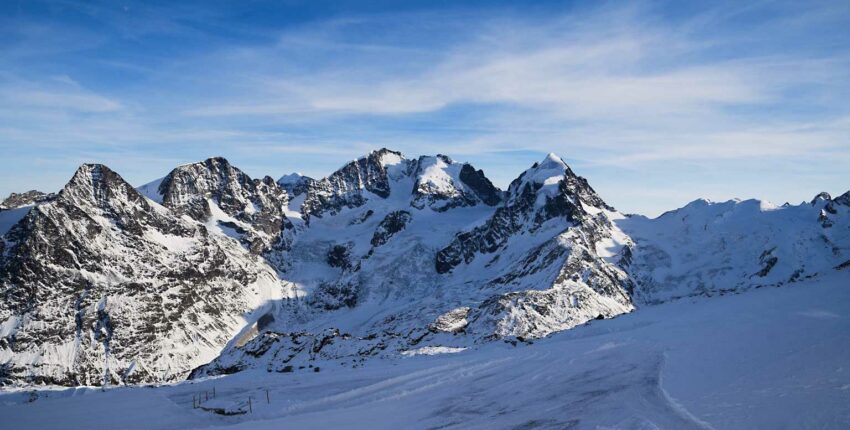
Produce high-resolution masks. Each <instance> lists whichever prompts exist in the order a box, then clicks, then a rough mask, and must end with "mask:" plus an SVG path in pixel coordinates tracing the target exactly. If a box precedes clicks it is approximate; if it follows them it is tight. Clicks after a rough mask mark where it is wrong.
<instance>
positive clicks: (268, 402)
mask: <svg viewBox="0 0 850 430" xmlns="http://www.w3.org/2000/svg"><path fill="white" fill-rule="evenodd" d="M271 402H272V401H271V400H269V389H268V388H266V403H267V404H271Z"/></svg>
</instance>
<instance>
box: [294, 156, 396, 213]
mask: <svg viewBox="0 0 850 430" xmlns="http://www.w3.org/2000/svg"><path fill="white" fill-rule="evenodd" d="M403 161H404V160H403V158H402V156H401V153H399V152H395V151H390V150H389V149H381V150H378V151H372V152H371V153H370V154H369V155H367V156H365V157H361V158H360V159H357V160H355V161H352V162H350V163H348V164H346V165H345V166H343V167H342V168H341V169H339V170H337V171H336V172H334V173H333V174H332V175H330V176H328V177H327V178H325V179H322V180H320V181H318V182H316V183H315V184H313V186H311V187H309V188H308V190H307V197H306V199H305V200H304V204H303V206H302V212H303V213H304V216H305V217H310V216H317V217H321V216H322V215H324V214H326V213H327V214H330V215H335V214H337V213H339V211H341V210H342V209H343V208H355V207H359V206H362V205H363V204H364V203H365V202H366V196H365V193H367V192H368V193H371V194H373V195H375V196H378V197H380V198H383V199H386V198H387V197H389V195H390V182H389V181H390V179H389V173H388V170H390V169H391V167H392V166H399V165H402V166H400V167H401V168H406V167H407V166H406V163H404V162H403Z"/></svg>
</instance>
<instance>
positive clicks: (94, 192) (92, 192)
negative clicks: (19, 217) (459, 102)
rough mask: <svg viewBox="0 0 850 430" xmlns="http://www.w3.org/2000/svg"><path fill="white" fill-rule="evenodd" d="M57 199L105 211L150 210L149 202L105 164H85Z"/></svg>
mask: <svg viewBox="0 0 850 430" xmlns="http://www.w3.org/2000/svg"><path fill="white" fill-rule="evenodd" d="M57 198H58V199H59V200H62V201H63V202H65V203H69V204H73V205H85V204H92V205H94V206H97V207H100V208H101V209H104V210H114V209H117V208H124V209H126V210H129V211H132V210H133V206H137V205H138V206H139V207H143V208H147V202H146V201H145V198H144V197H142V195H141V194H139V192H138V191H136V189H135V188H133V186H132V185H130V184H129V183H127V181H125V180H124V178H122V177H121V175H119V174H118V173H116V172H115V171H113V170H112V169H110V168H109V167H107V166H105V165H103V164H83V165H81V166H80V167H79V168H78V169H77V171H76V172H75V173H74V176H73V177H71V180H70V181H68V183H67V184H66V185H65V187H64V188H62V190H61V191H60V192H59V194H58V196H57Z"/></svg>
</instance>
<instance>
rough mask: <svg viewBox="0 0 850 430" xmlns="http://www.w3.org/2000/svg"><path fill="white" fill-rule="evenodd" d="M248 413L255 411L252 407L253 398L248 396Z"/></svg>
mask: <svg viewBox="0 0 850 430" xmlns="http://www.w3.org/2000/svg"><path fill="white" fill-rule="evenodd" d="M248 412H250V413H252V414H253V413H254V409H253V408H252V407H251V397H250V396H248Z"/></svg>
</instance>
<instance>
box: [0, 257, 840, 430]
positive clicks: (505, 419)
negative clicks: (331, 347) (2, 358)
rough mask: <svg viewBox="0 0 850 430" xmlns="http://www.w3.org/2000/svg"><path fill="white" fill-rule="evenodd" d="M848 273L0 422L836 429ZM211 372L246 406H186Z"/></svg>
mask: <svg viewBox="0 0 850 430" xmlns="http://www.w3.org/2000/svg"><path fill="white" fill-rule="evenodd" d="M848 287H850V283H848V279H847V276H846V274H843V273H836V274H834V275H831V276H829V277H825V278H824V279H818V280H810V281H806V282H801V283H799V284H796V285H792V286H785V287H783V288H769V289H759V290H753V291H749V292H746V293H742V294H737V295H730V296H724V297H719V298H711V299H692V300H680V301H677V302H674V303H669V304H664V305H658V306H651V307H647V308H644V309H642V310H641V311H640V312H636V313H632V314H629V315H625V316H622V317H619V318H616V319H612V320H605V321H594V322H593V323H591V324H590V325H586V326H582V327H577V328H575V329H573V330H570V331H567V332H561V333H557V334H554V335H552V336H550V337H548V338H545V339H541V340H538V341H535V342H534V343H533V344H531V345H526V344H522V343H520V344H519V345H518V346H516V347H514V346H511V345H510V344H506V343H501V342H497V343H490V344H484V345H479V346H478V347H473V348H470V349H468V350H466V351H462V352H458V353H455V354H441V355H436V356H421V355H420V356H415V357H406V358H398V359H379V360H372V361H369V362H367V363H366V364H365V365H364V366H363V367H361V368H356V369H350V368H346V367H338V368H332V367H328V368H324V367H323V368H322V369H321V371H320V372H318V373H315V372H301V373H284V374H277V373H267V372H265V371H246V372H242V373H239V374H234V375H230V376H224V377H218V378H209V379H206V380H200V381H193V382H186V383H181V384H176V385H165V386H159V387H136V388H126V387H122V388H112V389H108V390H106V391H105V392H101V391H100V390H98V389H86V388H80V389H63V390H55V391H40V392H38V393H37V396H38V398H37V399H36V400H35V401H34V402H31V403H28V402H27V399H29V397H30V394H29V393H30V392H29V391H23V390H18V391H13V392H8V393H5V394H2V395H0V416H2V417H3V424H2V426H0V427H3V428H16V429H17V428H38V429H54V428H55V429H59V428H62V429H69V428H71V429H72V428H91V427H97V426H99V425H100V426H102V425H103V424H102V423H104V422H108V423H110V428H116V429H143V428H144V429H168V428H181V429H195V428H197V429H200V428H211V427H212V428H222V429H282V428H285V429H325V428H342V427H345V428H369V429H393V428H421V429H437V428H457V429H493V428H506V429H549V428H553V429H554V428H557V429H563V428H568V429H569V428H575V429H700V430H706V429H720V428H724V429H725V428H729V429H749V428H783V427H784V428H795V429H798V428H799V429H807V428H812V429H815V428H817V429H822V428H826V429H843V428H848V426H850V390H847V389H846V387H848V386H850V367H848V365H847V363H850V319H848V314H850V288H848ZM812 310H817V312H814V313H813V311H812ZM806 314H809V315H811V316H805V315H806ZM822 315H829V317H826V318H824V317H822ZM213 387H215V389H216V393H217V398H216V404H233V405H237V407H238V405H244V404H246V403H247V399H248V397H251V398H252V409H253V412H252V413H251V414H246V415H240V416H231V417H224V416H219V415H215V414H213V413H210V412H205V411H202V410H200V409H192V397H193V395H196V394H198V393H201V392H204V391H207V392H211V391H212V388H213ZM267 389H268V390H269V397H270V399H271V404H266V400H265V396H266V391H265V390H267Z"/></svg>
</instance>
